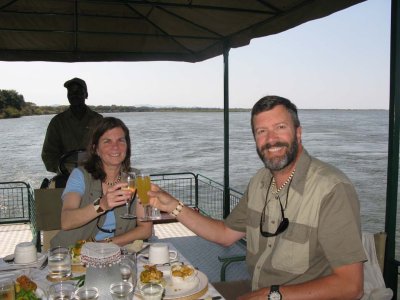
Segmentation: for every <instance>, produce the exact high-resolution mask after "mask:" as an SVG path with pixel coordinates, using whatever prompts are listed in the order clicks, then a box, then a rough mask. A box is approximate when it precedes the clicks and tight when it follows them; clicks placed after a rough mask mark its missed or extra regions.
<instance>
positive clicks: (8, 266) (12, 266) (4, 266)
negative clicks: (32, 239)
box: [0, 253, 47, 271]
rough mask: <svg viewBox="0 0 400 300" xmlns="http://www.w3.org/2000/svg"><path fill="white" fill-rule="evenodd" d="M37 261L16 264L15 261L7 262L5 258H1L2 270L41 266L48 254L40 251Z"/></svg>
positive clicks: (0, 265)
mask: <svg viewBox="0 0 400 300" xmlns="http://www.w3.org/2000/svg"><path fill="white" fill-rule="evenodd" d="M37 256H38V259H37V261H35V262H33V263H29V264H16V263H14V262H11V263H8V262H5V261H4V259H3V258H1V259H0V271H9V270H20V269H28V268H39V267H40V266H41V265H42V264H43V262H44V261H45V260H46V258H47V254H42V253H38V254H37Z"/></svg>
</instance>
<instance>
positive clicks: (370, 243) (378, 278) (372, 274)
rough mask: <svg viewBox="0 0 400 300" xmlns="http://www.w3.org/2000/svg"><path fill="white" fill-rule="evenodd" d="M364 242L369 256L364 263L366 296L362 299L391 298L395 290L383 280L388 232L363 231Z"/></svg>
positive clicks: (377, 299) (382, 299)
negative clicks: (388, 286) (387, 286)
mask: <svg viewBox="0 0 400 300" xmlns="http://www.w3.org/2000/svg"><path fill="white" fill-rule="evenodd" d="M362 242H363V246H364V250H365V254H366V256H367V259H368V260H367V261H366V262H365V263H364V296H363V297H362V298H361V300H389V299H392V297H393V291H392V290H391V289H389V288H386V286H385V281H384V280H383V276H382V271H383V262H384V260H385V248H386V245H385V244H386V233H385V232H379V233H375V234H373V233H368V232H363V233H362Z"/></svg>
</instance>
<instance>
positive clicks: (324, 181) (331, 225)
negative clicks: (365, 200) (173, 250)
mask: <svg viewBox="0 0 400 300" xmlns="http://www.w3.org/2000/svg"><path fill="white" fill-rule="evenodd" d="M271 179H272V177H271V173H270V171H269V170H267V169H266V168H262V169H260V170H259V171H258V172H257V174H256V175H255V176H254V177H253V178H252V179H251V180H250V183H249V185H248V188H247V191H246V193H245V195H244V196H243V198H242V199H241V200H240V202H239V204H238V205H237V206H236V207H235V208H234V209H233V211H232V213H231V214H230V215H229V216H228V218H227V219H226V220H225V223H226V225H227V226H228V227H230V228H232V229H233V230H236V231H241V232H246V238H247V257H246V261H247V264H248V267H249V271H250V274H252V289H253V290H256V289H259V288H261V287H269V286H271V285H273V284H277V285H285V284H296V283H303V282H307V281H310V280H313V279H316V278H319V277H322V276H326V275H329V274H331V273H332V269H333V268H337V267H340V266H343V265H347V264H352V263H356V262H362V261H365V260H366V256H365V253H364V249H363V246H362V242H361V230H360V213H359V210H360V208H359V201H358V197H357V194H356V191H355V189H354V187H353V185H352V183H351V182H350V180H349V179H348V178H347V177H346V175H344V174H343V173H342V172H341V171H339V170H338V169H336V168H334V167H333V166H331V165H329V164H326V163H324V162H321V161H320V160H318V159H316V158H313V157H311V156H310V155H309V154H308V153H307V151H306V150H305V149H304V150H303V153H302V154H301V156H300V159H299V161H298V162H297V165H296V172H295V174H294V177H293V179H292V181H291V183H290V184H288V185H287V186H286V187H285V188H284V189H283V190H282V191H280V192H279V194H278V195H279V197H278V198H276V197H275V196H274V195H273V194H272V190H271V188H270V184H271ZM268 190H269V192H268ZM267 193H268V195H267ZM286 198H287V199H286ZM279 200H280V201H281V203H282V206H283V208H284V214H285V217H286V218H288V219H289V227H288V229H287V230H286V231H284V232H283V233H281V234H279V235H277V236H275V237H268V238H267V237H263V236H262V235H261V234H260V219H261V213H262V210H263V208H264V205H265V203H266V202H265V201H267V205H266V211H265V222H264V224H263V227H262V228H263V231H268V232H270V233H273V232H275V231H276V229H277V227H278V225H279V223H280V221H281V219H282V216H281V209H280V205H279Z"/></svg>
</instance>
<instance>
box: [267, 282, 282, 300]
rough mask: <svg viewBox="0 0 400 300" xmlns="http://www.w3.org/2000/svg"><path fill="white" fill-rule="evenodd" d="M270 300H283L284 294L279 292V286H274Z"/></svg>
mask: <svg viewBox="0 0 400 300" xmlns="http://www.w3.org/2000/svg"><path fill="white" fill-rule="evenodd" d="M268 300H282V294H281V293H280V292H279V285H272V286H271V288H270V290H269V294H268Z"/></svg>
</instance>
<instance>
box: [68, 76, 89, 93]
mask: <svg viewBox="0 0 400 300" xmlns="http://www.w3.org/2000/svg"><path fill="white" fill-rule="evenodd" d="M73 83H76V84H79V85H80V86H81V87H83V88H84V89H85V91H86V94H87V86H86V82H85V80H82V79H80V78H77V77H75V78H72V79H70V80H68V81H66V82H65V83H64V86H65V87H66V88H67V89H68V88H69V86H70V85H71V84H73Z"/></svg>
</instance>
